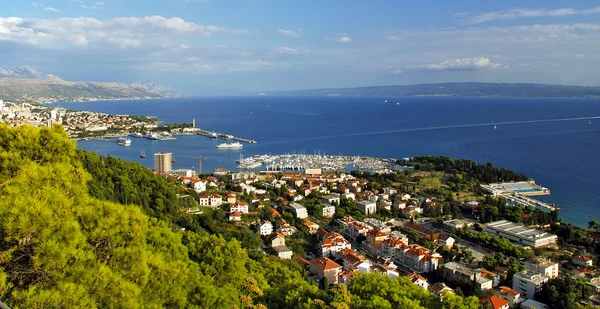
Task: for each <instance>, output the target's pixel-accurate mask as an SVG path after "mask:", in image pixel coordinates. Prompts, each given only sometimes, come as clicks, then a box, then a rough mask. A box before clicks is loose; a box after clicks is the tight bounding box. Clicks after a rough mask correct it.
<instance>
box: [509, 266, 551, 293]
mask: <svg viewBox="0 0 600 309" xmlns="http://www.w3.org/2000/svg"><path fill="white" fill-rule="evenodd" d="M546 283H548V277H546V276H545V275H542V274H537V273H532V272H530V271H524V272H520V273H517V274H515V275H514V277H513V286H512V288H513V290H516V291H518V292H519V293H521V297H523V298H533V296H534V295H535V294H536V293H538V292H540V291H542V289H543V288H544V285H545V284H546Z"/></svg>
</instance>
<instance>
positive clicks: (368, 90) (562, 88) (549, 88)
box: [259, 83, 600, 97]
mask: <svg viewBox="0 0 600 309" xmlns="http://www.w3.org/2000/svg"><path fill="white" fill-rule="evenodd" d="M259 95H273V96H365V97H367V96H381V97H386V96H477V97H479V96H490V97H599V96H600V87H588V86H568V85H546V84H519V83H515V84H512V83H440V84H419V85H398V86H373V87H357V88H326V89H308V90H293V91H271V92H262V93H259Z"/></svg>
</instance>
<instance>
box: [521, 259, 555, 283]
mask: <svg viewBox="0 0 600 309" xmlns="http://www.w3.org/2000/svg"><path fill="white" fill-rule="evenodd" d="M525 268H526V269H528V270H530V271H531V272H533V273H539V274H542V275H544V276H546V277H548V279H554V278H558V270H559V265H558V263H557V262H553V261H552V260H550V259H546V258H538V259H535V260H533V261H527V262H525Z"/></svg>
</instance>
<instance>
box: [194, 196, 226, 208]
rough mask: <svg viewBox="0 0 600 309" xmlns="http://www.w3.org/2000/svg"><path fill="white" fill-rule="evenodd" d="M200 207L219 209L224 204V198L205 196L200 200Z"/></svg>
mask: <svg viewBox="0 0 600 309" xmlns="http://www.w3.org/2000/svg"><path fill="white" fill-rule="evenodd" d="M199 202H200V206H210V207H219V206H221V204H223V197H222V196H220V195H218V194H204V195H202V196H201V197H200V199H199Z"/></svg>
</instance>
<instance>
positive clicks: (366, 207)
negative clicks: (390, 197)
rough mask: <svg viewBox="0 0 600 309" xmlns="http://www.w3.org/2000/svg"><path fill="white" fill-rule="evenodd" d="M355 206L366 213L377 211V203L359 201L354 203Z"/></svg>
mask: <svg viewBox="0 0 600 309" xmlns="http://www.w3.org/2000/svg"><path fill="white" fill-rule="evenodd" d="M356 206H358V208H360V210H362V211H363V212H364V213H365V214H367V215H369V214H374V213H375V212H376V211H377V204H375V203H373V202H369V201H360V202H358V203H356Z"/></svg>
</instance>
